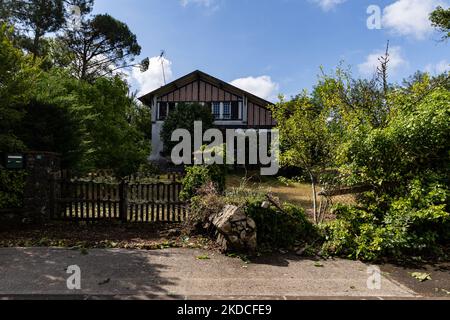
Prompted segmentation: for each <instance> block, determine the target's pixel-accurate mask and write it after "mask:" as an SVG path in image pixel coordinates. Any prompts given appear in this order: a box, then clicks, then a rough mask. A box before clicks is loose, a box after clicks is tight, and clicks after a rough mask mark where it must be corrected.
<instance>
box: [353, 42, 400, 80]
mask: <svg viewBox="0 0 450 320" xmlns="http://www.w3.org/2000/svg"><path fill="white" fill-rule="evenodd" d="M385 53H386V51H385V50H379V51H375V52H373V53H371V54H369V55H368V56H367V58H366V61H365V62H363V63H361V64H359V65H358V70H359V73H360V74H361V75H363V76H373V75H374V74H375V73H376V72H377V67H378V66H379V65H380V61H379V58H380V57H381V56H384V55H385ZM406 65H408V62H407V61H406V60H405V59H404V58H403V56H402V52H401V48H400V47H392V48H390V49H389V73H390V74H391V75H392V74H395V73H396V72H397V71H398V70H399V69H400V68H402V67H404V66H406Z"/></svg>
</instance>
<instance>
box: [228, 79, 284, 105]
mask: <svg viewBox="0 0 450 320" xmlns="http://www.w3.org/2000/svg"><path fill="white" fill-rule="evenodd" d="M230 83H231V84H232V85H233V86H236V87H238V88H240V89H242V90H245V91H248V92H250V93H252V94H254V95H255V96H258V97H260V98H263V99H266V100H275V99H276V95H277V94H278V92H277V91H278V90H279V85H278V83H276V82H273V81H272V79H271V78H270V77H269V76H260V77H247V78H240V79H236V80H233V81H231V82H230Z"/></svg>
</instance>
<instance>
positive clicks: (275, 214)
mask: <svg viewBox="0 0 450 320" xmlns="http://www.w3.org/2000/svg"><path fill="white" fill-rule="evenodd" d="M230 204H231V205H235V206H237V207H240V208H243V209H244V211H245V213H246V214H247V215H248V216H249V217H250V218H252V219H253V220H254V221H255V223H256V228H257V240H258V248H259V250H260V251H264V250H272V249H281V248H285V249H289V248H293V247H294V246H295V245H297V244H304V243H311V242H313V241H314V240H316V239H317V238H318V237H319V236H318V233H317V229H316V227H315V226H314V225H313V224H312V223H311V222H310V221H309V220H308V219H307V218H306V215H305V210H304V209H303V208H301V207H298V206H295V205H291V204H283V205H280V206H279V207H277V206H274V205H273V204H272V205H271V204H270V203H269V202H267V199H266V193H265V192H264V191H263V190H252V191H249V190H248V189H247V188H246V187H245V185H242V186H240V187H238V188H232V189H229V190H227V191H226V192H225V193H224V194H221V193H219V192H218V191H217V190H216V189H215V188H214V185H213V184H212V183H209V184H206V185H204V186H203V187H202V188H200V189H199V191H198V192H197V195H196V196H194V197H193V198H192V200H191V214H190V217H189V220H188V221H187V224H186V225H187V228H188V231H189V232H201V233H204V232H205V228H204V227H205V225H206V226H210V227H211V224H210V221H209V219H210V217H211V216H212V215H215V214H218V213H220V212H221V211H222V210H223V209H224V207H225V205H230ZM206 233H207V234H209V235H211V236H213V235H214V234H213V233H214V230H213V229H210V230H208V229H207V230H206Z"/></svg>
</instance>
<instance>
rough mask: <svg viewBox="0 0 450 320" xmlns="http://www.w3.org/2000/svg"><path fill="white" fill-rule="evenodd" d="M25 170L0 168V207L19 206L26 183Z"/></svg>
mask: <svg viewBox="0 0 450 320" xmlns="http://www.w3.org/2000/svg"><path fill="white" fill-rule="evenodd" d="M26 177H27V173H26V172H25V170H17V171H12V170H4V169H1V168H0V209H12V208H21V207H22V206H23V197H24V190H25V184H26Z"/></svg>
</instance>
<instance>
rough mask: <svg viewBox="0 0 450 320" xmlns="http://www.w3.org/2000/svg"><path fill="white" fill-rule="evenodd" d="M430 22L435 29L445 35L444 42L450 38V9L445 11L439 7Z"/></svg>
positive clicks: (431, 16) (432, 14)
mask: <svg viewBox="0 0 450 320" xmlns="http://www.w3.org/2000/svg"><path fill="white" fill-rule="evenodd" d="M430 20H431V22H432V24H433V27H435V28H437V29H438V30H439V31H440V32H442V33H444V34H443V36H442V41H445V40H447V39H449V38H450V8H447V9H444V8H442V7H440V6H439V7H437V8H436V10H435V11H433V12H432V13H431V15H430Z"/></svg>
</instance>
